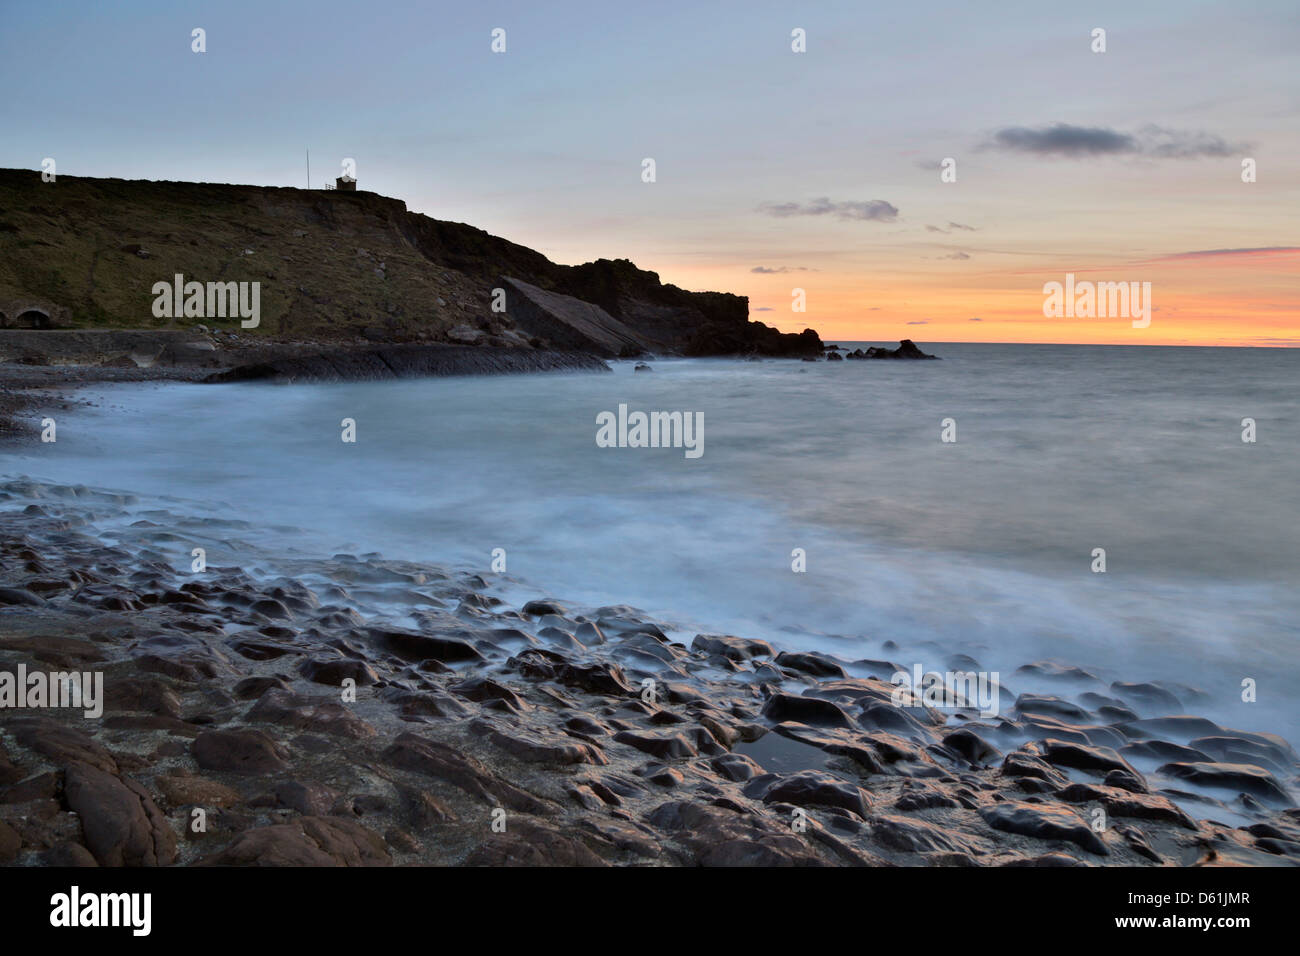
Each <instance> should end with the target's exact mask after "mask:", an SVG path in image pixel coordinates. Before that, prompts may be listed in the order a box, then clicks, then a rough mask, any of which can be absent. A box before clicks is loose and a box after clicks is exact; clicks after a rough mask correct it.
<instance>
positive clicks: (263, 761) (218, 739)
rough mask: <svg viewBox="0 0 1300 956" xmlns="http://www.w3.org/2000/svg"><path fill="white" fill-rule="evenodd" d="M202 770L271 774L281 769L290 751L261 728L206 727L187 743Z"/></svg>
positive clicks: (284, 765)
mask: <svg viewBox="0 0 1300 956" xmlns="http://www.w3.org/2000/svg"><path fill="white" fill-rule="evenodd" d="M190 750H191V752H192V753H193V754H194V759H195V760H196V761H198V764H199V766H200V767H201V768H202V769H204V770H226V771H230V772H232V773H273V772H275V771H278V770H283V769H284V768H285V767H286V766H287V763H286V760H287V759H288V756H289V753H288V751H287V750H285V749H284V748H283V747H281V746H280V745H279V744H277V743H276V742H275V741H274V740H272V739H271V738H270V737H268V736H267V735H266V734H264V733H262V732H261V731H260V730H208V731H204V732H203V733H201V734H199V735H198V736H197V737H196V738H194V743H193V744H191V745H190Z"/></svg>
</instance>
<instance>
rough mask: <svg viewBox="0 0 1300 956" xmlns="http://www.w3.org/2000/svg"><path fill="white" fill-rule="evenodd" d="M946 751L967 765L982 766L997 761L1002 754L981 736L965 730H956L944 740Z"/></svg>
mask: <svg viewBox="0 0 1300 956" xmlns="http://www.w3.org/2000/svg"><path fill="white" fill-rule="evenodd" d="M943 746H944V748H945V749H946V750H949V751H951V752H952V753H953V754H955V755H957V756H958V757H960V758H961V759H962V760H965V761H966V762H967V763H971V764H975V765H977V766H982V765H985V764H989V763H992V762H993V761H995V760H997V759H998V757H1000V756H1002V754H1001V753H1000V752H999V751H998V749H997V748H996V747H994V746H992V745H991V744H990V743H988V741H986V740H985V739H984V738H983V737H981V736H980V735H979V734H977V733H975V732H974V731H971V730H967V729H965V728H963V729H961V730H954V731H953V732H952V733H950V734H948V735H947V736H945V737H944V738H943Z"/></svg>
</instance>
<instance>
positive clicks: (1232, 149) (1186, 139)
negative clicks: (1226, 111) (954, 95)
mask: <svg viewBox="0 0 1300 956" xmlns="http://www.w3.org/2000/svg"><path fill="white" fill-rule="evenodd" d="M981 148H985V149H1001V150H1006V151H1008V152H1017V153H1030V154H1033V155H1036V156H1065V157H1069V158H1072V159H1077V158H1080V157H1092V156H1125V155H1128V156H1148V157H1152V158H1156V159H1192V158H1195V157H1198V156H1231V155H1234V154H1237V153H1240V152H1242V151H1243V150H1245V149H1248V148H1249V147H1248V146H1247V145H1246V144H1232V143H1228V142H1226V141H1225V140H1224V139H1223V138H1222V137H1219V136H1215V135H1213V134H1212V133H1206V132H1201V131H1189V130H1171V129H1164V128H1162V127H1160V126H1156V125H1154V124H1148V125H1146V126H1143V127H1142V128H1141V129H1140V130H1138V131H1137V132H1136V133H1123V132H1120V131H1119V130H1114V129H1108V128H1107V127H1104V126H1073V125H1071V124H1069V123H1054V124H1053V125H1051V126H1040V127H1037V128H1030V127H1027V126H1008V127H1005V128H1003V129H1000V130H998V131H997V132H995V133H994V134H993V136H992V138H991V139H989V140H987V141H986V142H985V143H983V144H981Z"/></svg>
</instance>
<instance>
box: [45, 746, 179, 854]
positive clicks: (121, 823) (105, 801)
mask: <svg viewBox="0 0 1300 956" xmlns="http://www.w3.org/2000/svg"><path fill="white" fill-rule="evenodd" d="M64 797H65V799H66V800H67V803H68V809H70V810H72V811H73V812H74V813H76V814H77V816H78V817H80V818H81V826H82V831H83V832H84V834H85V839H86V847H87V848H88V849H89V850H90V852H91V853H92V854H93V855H94V857H95V859H96V861H98V863H99V864H100V865H101V866H168V865H170V864H171V863H173V862H175V860H176V836H175V834H174V833H172V830H171V828H170V827H169V826H168V825H167V819H166V817H164V816H163V814H162V811H160V810H159V809H158V807H157V805H156V804H155V803H154V802H153V798H151V797H150V796H149V793H148V791H146V790H145V789H144V788H143V787H142V786H140V785H139V784H138V783H136V782H135V781H134V780H131V779H129V778H124V777H117V776H114V775H113V774H110V773H106V772H104V771H103V770H99V769H97V768H95V767H92V766H89V765H87V764H80V763H74V764H71V765H70V766H69V767H68V771H67V778H66V781H65V783H64Z"/></svg>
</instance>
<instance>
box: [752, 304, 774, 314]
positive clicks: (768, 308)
mask: <svg viewBox="0 0 1300 956" xmlns="http://www.w3.org/2000/svg"><path fill="white" fill-rule="evenodd" d="M754 311H755V312H771V311H772V307H771V306H770V305H765V306H762V307H761V308H758V309H754Z"/></svg>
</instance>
